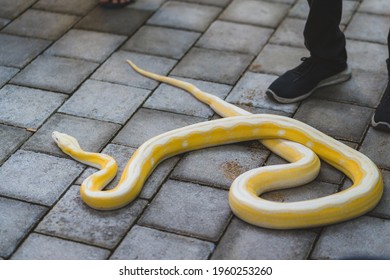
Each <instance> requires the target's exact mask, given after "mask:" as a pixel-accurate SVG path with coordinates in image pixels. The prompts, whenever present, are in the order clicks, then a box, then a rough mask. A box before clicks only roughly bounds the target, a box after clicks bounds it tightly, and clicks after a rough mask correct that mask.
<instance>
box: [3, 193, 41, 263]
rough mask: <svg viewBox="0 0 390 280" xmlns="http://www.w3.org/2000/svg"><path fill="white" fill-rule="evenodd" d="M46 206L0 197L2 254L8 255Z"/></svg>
mask: <svg viewBox="0 0 390 280" xmlns="http://www.w3.org/2000/svg"><path fill="white" fill-rule="evenodd" d="M45 211H46V208H45V207H42V206H37V205H32V204H29V203H25V202H21V201H17V200H13V199H7V198H4V197H0V224H1V227H0V236H1V238H0V256H2V257H4V258H5V257H8V256H9V255H11V253H12V252H13V251H14V250H15V248H16V246H17V245H18V244H19V243H20V242H21V240H22V239H23V238H24V236H25V235H26V234H28V232H29V231H30V229H31V228H32V227H33V226H34V224H35V223H37V222H38V220H39V219H40V217H41V216H42V215H43V214H44V213H45Z"/></svg>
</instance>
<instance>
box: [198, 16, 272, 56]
mask: <svg viewBox="0 0 390 280" xmlns="http://www.w3.org/2000/svg"><path fill="white" fill-rule="evenodd" d="M272 33H273V30H272V29H270V28H263V27H257V26H251V25H245V24H240V23H233V22H225V21H215V22H213V24H212V25H211V26H210V28H209V29H208V30H207V32H206V33H205V34H204V35H203V36H202V37H201V38H200V40H199V41H198V43H197V44H196V45H197V46H198V47H202V48H209V49H216V50H223V51H233V52H240V53H247V54H252V55H257V54H258V53H259V52H260V50H261V49H262V48H263V47H264V45H265V44H266V43H267V41H268V39H269V37H270V36H271V34H272Z"/></svg>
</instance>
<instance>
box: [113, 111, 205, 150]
mask: <svg viewBox="0 0 390 280" xmlns="http://www.w3.org/2000/svg"><path fill="white" fill-rule="evenodd" d="M202 121H206V120H205V119H203V118H196V117H192V116H184V115H178V114H173V113H169V112H161V111H155V110H149V109H140V110H138V111H137V113H135V114H134V116H133V117H132V118H131V119H130V121H129V122H128V123H127V124H126V125H125V126H124V127H123V129H122V130H121V131H120V132H119V133H118V135H117V136H116V137H115V138H114V140H113V143H116V144H122V145H127V146H131V147H139V146H141V145H142V144H143V143H145V142H146V141H147V140H149V139H150V138H152V137H154V136H157V135H160V134H162V133H164V132H167V131H170V130H173V129H176V128H181V127H184V126H188V125H191V124H194V123H198V122H202Z"/></svg>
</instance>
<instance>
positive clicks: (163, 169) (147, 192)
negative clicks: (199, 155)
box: [75, 144, 179, 199]
mask: <svg viewBox="0 0 390 280" xmlns="http://www.w3.org/2000/svg"><path fill="white" fill-rule="evenodd" d="M134 152H135V149H134V148H130V147H126V146H121V145H115V144H109V145H107V147H106V148H104V150H103V151H102V153H104V154H107V155H110V156H112V157H113V158H114V159H115V160H116V163H117V164H118V173H117V176H116V177H115V179H114V180H113V181H112V182H111V183H110V184H109V185H108V186H107V187H106V189H112V188H113V187H115V186H116V185H117V184H118V182H119V179H120V178H121V174H122V172H123V169H124V168H125V166H126V164H127V162H128V161H129V159H130V158H131V156H132V155H133V154H134ZM178 161H179V158H178V157H174V158H171V159H168V160H165V161H164V162H162V163H161V164H159V166H158V167H156V169H155V170H154V171H153V173H152V174H151V175H150V177H149V178H148V180H147V181H146V183H145V185H144V187H143V189H142V191H141V193H140V195H139V196H140V198H145V199H151V198H152V197H153V195H154V194H155V193H156V191H157V190H158V188H159V187H160V186H161V184H162V183H163V182H164V180H165V179H166V177H167V176H168V174H169V173H170V172H171V170H172V169H173V167H174V166H175V165H176V163H177V162H178ZM96 171H97V169H95V168H92V167H89V168H87V169H86V170H85V171H84V172H83V173H82V174H81V176H80V177H79V178H78V179H77V180H76V182H75V184H80V185H81V184H82V182H83V181H84V180H85V179H86V178H87V177H88V176H89V175H92V173H95V172H96Z"/></svg>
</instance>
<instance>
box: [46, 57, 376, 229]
mask: <svg viewBox="0 0 390 280" xmlns="http://www.w3.org/2000/svg"><path fill="white" fill-rule="evenodd" d="M128 63H129V64H130V65H131V66H132V67H133V69H134V70H135V71H137V72H139V73H140V74H142V75H144V76H146V77H149V78H152V79H155V80H157V81H160V82H164V83H168V84H171V85H173V86H176V87H179V88H182V89H184V90H186V91H188V92H190V93H191V94H192V95H193V96H194V97H196V98H197V99H199V100H200V101H202V102H204V103H206V104H208V105H209V106H210V107H211V108H212V109H213V110H214V111H215V112H216V113H218V114H220V115H221V116H222V117H227V118H223V119H218V120H213V121H207V122H201V123H197V124H194V125H190V126H186V127H183V128H179V129H175V130H172V131H169V132H166V133H164V134H161V135H158V136H156V137H153V138H152V139H150V140H148V141H147V142H145V143H144V144H142V145H141V146H140V147H139V148H138V149H137V151H136V152H135V153H134V155H133V156H132V157H131V159H130V160H129V162H128V163H127V165H126V167H125V169H124V171H123V174H122V177H121V179H120V182H119V183H118V185H117V186H116V187H115V188H113V189H111V190H103V189H104V187H105V186H106V185H107V184H108V183H109V182H110V181H111V180H112V179H113V178H114V176H115V175H116V172H117V165H116V162H115V160H114V159H113V158H111V157H110V156H108V155H104V154H99V153H90V152H85V151H83V150H82V149H81V148H80V145H79V144H78V142H77V140H76V139H75V138H73V137H71V136H69V135H66V134H63V133H59V132H56V131H55V132H53V135H52V136H53V139H54V140H55V142H56V143H57V145H58V146H59V147H60V148H61V150H62V151H63V152H64V153H66V154H68V155H69V156H71V157H73V158H74V159H76V160H78V161H80V162H82V163H85V164H87V165H91V166H94V167H96V168H98V169H100V171H98V172H96V173H94V174H92V175H91V176H89V177H88V178H87V179H85V181H84V182H83V183H82V185H81V189H80V193H81V197H82V199H83V201H84V202H85V203H86V204H88V205H89V206H91V207H93V208H96V209H101V210H109V209H116V208H120V207H123V206H125V205H127V204H128V203H130V202H131V201H133V200H134V199H135V198H136V197H137V196H138V194H139V193H140V191H141V189H142V187H143V185H144V182H145V181H146V180H147V178H148V176H149V175H150V174H151V172H152V171H153V170H154V168H156V166H157V165H158V164H159V163H160V162H161V161H163V160H164V159H166V158H169V157H171V156H174V155H177V154H180V153H184V152H188V151H192V150H196V149H201V148H205V147H211V146H216V145H222V144H228V143H235V142H239V141H248V140H255V139H261V142H262V143H263V144H264V145H265V146H266V147H268V148H269V149H270V150H271V151H273V152H275V153H276V154H278V155H279V156H281V157H283V158H284V159H286V160H287V161H289V162H291V163H290V164H284V165H274V166H266V167H261V168H257V169H253V170H250V171H248V172H246V173H244V174H242V175H240V176H239V177H237V178H236V180H235V181H234V182H233V184H232V186H231V188H230V192H229V204H230V206H231V208H232V211H233V212H234V214H235V215H237V216H238V217H239V218H241V219H243V220H245V221H246V222H248V223H251V224H253V225H257V226H261V227H267V228H275V229H291V228H306V227H315V226H322V225H327V224H332V223H337V222H341V221H345V220H348V219H352V218H355V217H358V216H360V215H362V214H364V213H366V212H368V211H370V210H371V209H373V208H374V207H375V205H376V204H377V203H378V202H379V200H380V198H381V196H382V193H383V181H382V176H381V173H380V172H379V170H378V168H377V167H376V165H375V164H374V163H373V162H372V161H371V160H370V159H369V158H367V157H366V156H365V155H363V154H361V153H360V152H358V151H356V150H354V149H352V148H350V147H348V146H346V145H344V144H343V143H340V142H339V141H336V140H335V139H333V138H331V137H329V136H327V135H325V134H324V133H322V132H320V131H318V130H316V129H314V128H313V127H310V126H308V125H306V124H304V123H302V122H299V121H297V120H295V119H292V118H288V117H282V116H277V115H270V114H251V113H249V112H247V111H245V110H243V109H241V108H238V107H236V106H233V105H232V104H229V103H227V102H225V101H223V100H222V99H220V98H218V97H216V96H214V95H211V94H208V93H205V92H203V91H201V90H200V89H198V88H196V87H195V86H194V85H192V84H190V83H187V82H183V81H179V80H177V79H173V78H169V77H165V76H161V75H157V74H154V73H151V72H147V71H145V70H142V69H140V68H138V67H137V66H136V65H135V64H134V63H132V62H131V61H128ZM283 139H284V140H283ZM288 140H290V141H288ZM298 143H299V144H298ZM313 152H314V153H315V154H317V155H318V156H319V157H320V158H321V159H323V160H324V161H326V162H328V163H329V164H331V165H332V166H334V167H335V168H337V169H339V170H340V171H342V172H343V173H344V174H346V175H347V176H348V177H349V178H350V179H351V180H352V181H353V185H352V186H351V187H350V188H348V189H346V190H343V191H341V192H338V193H335V194H332V195H329V196H325V197H320V198H316V199H311V200H306V201H298V202H288V203H282V202H274V201H268V200H265V199H263V198H261V197H260V195H261V194H263V193H265V192H268V191H271V190H277V189H285V188H290V187H295V186H299V185H302V184H305V183H307V182H310V181H311V180H313V179H314V178H315V177H316V176H317V174H318V171H319V168H320V161H319V159H318V157H317V156H316V155H315V154H314V153H313ZM194 215H195V213H194Z"/></svg>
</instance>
